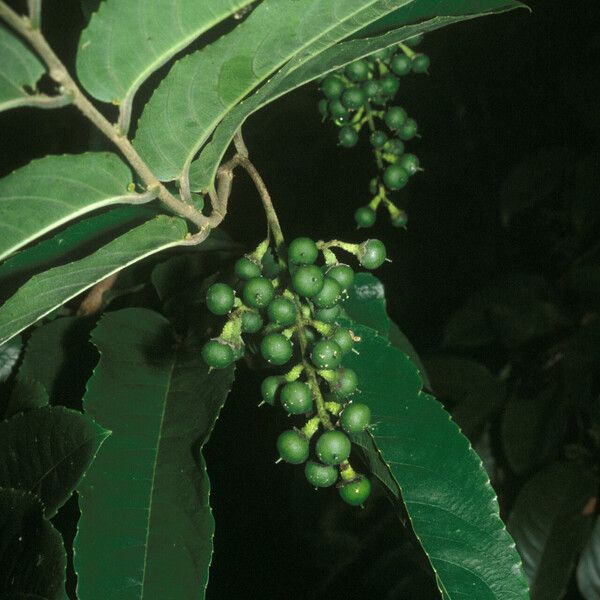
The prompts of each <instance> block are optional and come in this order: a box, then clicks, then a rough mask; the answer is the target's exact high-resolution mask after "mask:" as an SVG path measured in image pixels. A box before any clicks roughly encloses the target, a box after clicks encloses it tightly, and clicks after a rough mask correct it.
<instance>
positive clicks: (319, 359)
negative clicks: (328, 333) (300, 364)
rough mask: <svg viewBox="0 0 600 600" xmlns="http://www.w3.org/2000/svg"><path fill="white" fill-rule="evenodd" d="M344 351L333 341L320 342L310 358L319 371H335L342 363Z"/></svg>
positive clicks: (315, 346)
mask: <svg viewBox="0 0 600 600" xmlns="http://www.w3.org/2000/svg"><path fill="white" fill-rule="evenodd" d="M342 356H343V354H342V350H341V349H340V347H339V346H338V345H337V344H336V343H335V342H333V341H331V340H325V339H324V340H319V341H318V342H317V343H316V344H315V345H314V348H313V350H312V352H311V355H310V358H311V360H312V362H313V364H314V365H315V367H317V369H335V368H337V367H339V365H340V363H341V362H342Z"/></svg>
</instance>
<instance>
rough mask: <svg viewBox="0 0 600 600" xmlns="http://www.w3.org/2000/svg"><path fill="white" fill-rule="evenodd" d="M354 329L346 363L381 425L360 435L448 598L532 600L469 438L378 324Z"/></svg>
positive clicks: (372, 464)
mask: <svg viewBox="0 0 600 600" xmlns="http://www.w3.org/2000/svg"><path fill="white" fill-rule="evenodd" d="M356 333H357V335H359V336H360V337H361V341H360V342H359V343H358V344H357V346H356V348H357V350H358V351H359V352H360V356H356V355H352V356H350V355H349V356H348V359H347V360H346V364H347V366H349V367H351V368H353V369H354V370H355V371H356V372H357V374H358V377H359V381H360V388H361V391H362V393H361V402H365V403H366V404H368V405H369V406H370V408H371V412H372V415H373V416H372V422H373V424H374V425H373V427H372V434H371V433H364V434H361V435H359V436H356V437H355V441H356V442H357V443H358V444H359V445H360V446H361V447H362V448H363V450H364V456H365V460H366V462H367V464H368V465H369V467H370V470H371V472H372V473H373V474H374V475H375V476H376V477H377V478H378V479H380V480H381V482H382V483H383V484H384V485H385V486H386V487H387V488H388V490H389V492H390V494H391V496H392V499H393V502H394V503H395V504H396V506H397V507H398V511H399V513H400V515H402V514H404V513H405V511H406V513H407V514H408V518H409V520H410V523H411V525H412V528H413V530H414V533H415V534H416V536H417V539H418V540H419V541H420V543H421V545H422V547H423V549H424V550H425V552H426V554H427V556H428V557H429V561H430V563H431V565H432V567H433V570H434V572H435V573H436V576H437V580H438V585H439V587H440V590H441V591H442V593H443V595H444V597H445V598H447V599H449V600H462V599H464V598H477V600H517V599H519V600H526V599H527V597H528V596H527V584H526V581H525V578H524V576H523V573H522V569H521V566H520V561H519V557H518V555H517V553H516V550H515V548H514V544H513V542H512V540H511V538H510V536H509V535H508V533H507V532H506V530H505V528H504V526H503V524H502V521H501V520H500V517H499V514H498V504H497V501H496V496H495V493H494V490H493V489H492V487H491V486H490V482H489V479H488V477H487V475H486V473H485V470H484V469H483V466H482V464H481V461H480V460H479V458H478V457H477V455H476V454H475V452H474V451H473V450H472V448H471V447H470V445H469V442H468V440H467V439H466V438H465V437H464V436H463V435H462V434H461V433H460V431H459V429H458V427H457V426H456V425H455V424H454V423H453V422H452V421H451V420H450V418H449V415H448V414H447V413H446V412H445V411H444V409H443V408H442V406H441V404H439V403H438V402H437V401H436V400H435V398H433V397H432V396H429V395H428V394H425V393H424V392H422V391H421V381H420V378H419V374H418V372H417V370H416V368H415V367H414V365H413V364H412V363H411V362H410V360H409V359H408V357H407V356H406V355H405V354H403V353H402V352H400V351H399V350H397V349H396V348H393V347H392V346H390V345H389V344H388V342H386V341H385V340H384V339H383V338H381V337H379V336H377V335H376V334H375V332H373V331H372V330H371V329H368V328H366V327H362V326H359V327H357V330H356ZM402 502H404V506H405V508H404V506H403V504H402Z"/></svg>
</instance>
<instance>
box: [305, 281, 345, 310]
mask: <svg viewBox="0 0 600 600" xmlns="http://www.w3.org/2000/svg"><path fill="white" fill-rule="evenodd" d="M341 299H342V286H341V285H340V284H339V283H338V282H337V281H336V280H335V279H332V278H331V277H325V278H324V279H323V287H322V288H321V291H320V292H319V293H318V294H315V295H314V296H311V300H312V301H313V303H314V305H315V306H316V307H317V308H332V307H333V306H335V305H336V304H337V303H338V302H339V301H340V300H341Z"/></svg>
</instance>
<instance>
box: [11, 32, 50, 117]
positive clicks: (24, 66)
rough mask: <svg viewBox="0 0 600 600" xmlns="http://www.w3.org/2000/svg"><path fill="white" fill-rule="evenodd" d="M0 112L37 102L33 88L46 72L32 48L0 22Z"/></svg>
mask: <svg viewBox="0 0 600 600" xmlns="http://www.w3.org/2000/svg"><path fill="white" fill-rule="evenodd" d="M0 56H2V61H1V62H0V112H1V111H3V110H8V109H10V108H16V107H18V106H32V105H35V103H36V102H37V100H36V96H34V95H31V94H30V93H29V91H28V90H27V89H26V86H27V87H28V88H30V89H31V90H32V91H33V90H34V89H35V86H36V83H37V81H38V79H39V78H40V77H41V76H42V75H43V73H44V72H45V70H46V69H45V68H44V65H43V64H42V63H41V62H40V60H39V59H38V58H37V56H36V55H35V54H33V52H31V50H29V48H28V47H27V46H26V45H25V44H24V43H23V42H22V41H21V40H20V39H19V38H17V37H16V36H14V35H13V34H12V33H11V32H10V31H8V30H7V29H5V28H4V27H3V26H2V25H0Z"/></svg>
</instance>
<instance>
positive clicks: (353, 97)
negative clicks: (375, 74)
mask: <svg viewBox="0 0 600 600" xmlns="http://www.w3.org/2000/svg"><path fill="white" fill-rule="evenodd" d="M366 101H367V95H366V94H365V92H364V90H362V89H361V88H359V87H358V86H353V87H350V88H348V89H346V90H345V91H344V93H343V94H342V104H343V105H344V106H345V107H346V108H348V109H350V110H356V109H357V108H360V107H361V106H362V105H363V104H364V103H365V102H366Z"/></svg>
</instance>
